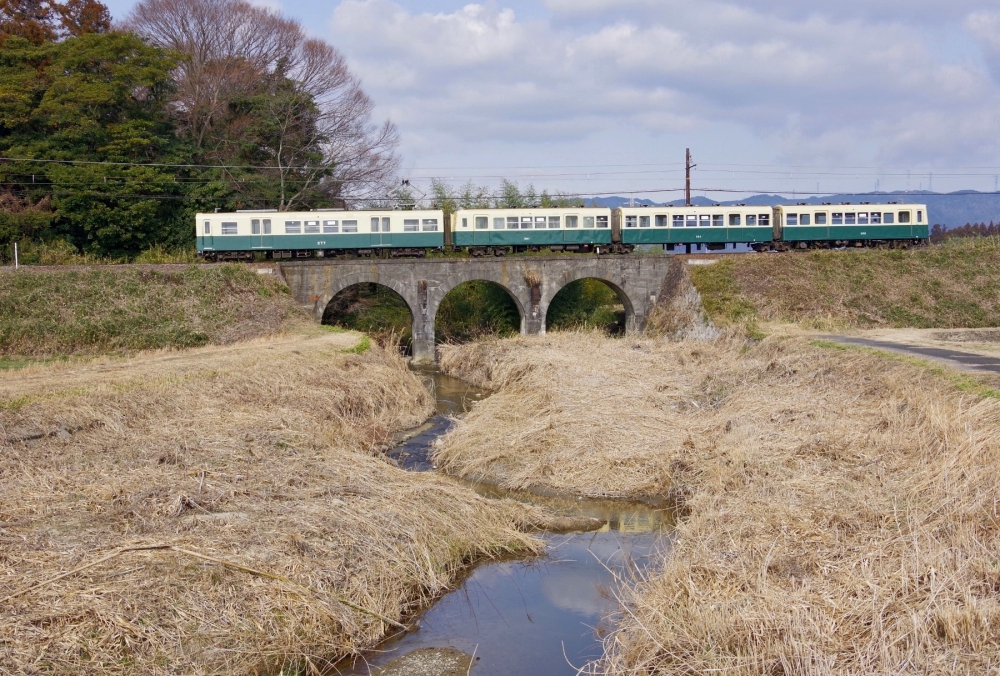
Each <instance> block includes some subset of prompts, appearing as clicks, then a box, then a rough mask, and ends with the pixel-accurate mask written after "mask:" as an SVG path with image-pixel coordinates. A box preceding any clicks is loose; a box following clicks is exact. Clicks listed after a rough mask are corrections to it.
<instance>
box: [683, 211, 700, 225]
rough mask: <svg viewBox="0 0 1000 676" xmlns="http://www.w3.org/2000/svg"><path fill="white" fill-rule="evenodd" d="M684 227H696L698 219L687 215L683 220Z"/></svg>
mask: <svg viewBox="0 0 1000 676" xmlns="http://www.w3.org/2000/svg"><path fill="white" fill-rule="evenodd" d="M684 225H686V226H687V227H689V228H696V227H698V217H697V216H695V215H694V214H688V215H687V218H685V219H684Z"/></svg>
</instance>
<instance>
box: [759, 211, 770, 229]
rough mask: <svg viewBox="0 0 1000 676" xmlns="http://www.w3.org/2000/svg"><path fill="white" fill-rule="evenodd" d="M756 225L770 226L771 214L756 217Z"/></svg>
mask: <svg viewBox="0 0 1000 676" xmlns="http://www.w3.org/2000/svg"><path fill="white" fill-rule="evenodd" d="M757 225H759V226H761V227H764V228H766V227H769V226H770V225H771V214H761V215H760V216H758V217H757Z"/></svg>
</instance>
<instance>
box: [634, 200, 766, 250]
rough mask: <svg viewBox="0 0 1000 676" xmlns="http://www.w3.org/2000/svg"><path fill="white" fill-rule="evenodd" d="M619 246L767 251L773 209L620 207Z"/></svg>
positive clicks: (760, 207) (756, 207) (762, 207)
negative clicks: (733, 247) (702, 246)
mask: <svg viewBox="0 0 1000 676" xmlns="http://www.w3.org/2000/svg"><path fill="white" fill-rule="evenodd" d="M615 211H616V217H615V220H616V225H617V224H619V223H620V226H621V242H622V243H623V244H624V245H626V246H628V247H634V246H636V245H639V244H662V245H673V244H684V245H690V244H705V245H707V248H709V249H722V248H724V247H725V245H726V244H750V245H755V244H756V245H764V246H767V247H770V245H771V238H772V237H773V228H772V225H773V224H772V219H773V209H772V207H769V206H746V205H742V204H741V205H736V206H728V207H726V206H721V205H718V204H717V205H713V206H691V207H621V208H619V209H616V210H615Z"/></svg>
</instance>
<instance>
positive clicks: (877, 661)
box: [436, 253, 1000, 674]
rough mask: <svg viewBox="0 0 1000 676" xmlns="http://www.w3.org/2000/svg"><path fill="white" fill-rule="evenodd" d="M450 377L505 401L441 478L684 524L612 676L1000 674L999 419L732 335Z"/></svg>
mask: <svg viewBox="0 0 1000 676" xmlns="http://www.w3.org/2000/svg"><path fill="white" fill-rule="evenodd" d="M838 255H843V254H842V253H841V254H838ZM976 255H980V254H979V253H976ZM779 258H780V259H781V260H785V259H786V258H787V257H785V256H781V257H778V256H776V257H775V259H779ZM442 366H443V367H444V368H445V369H446V370H447V371H448V372H450V373H451V374H453V375H457V376H459V377H462V378H464V379H467V380H469V381H471V382H475V383H477V384H479V385H481V386H485V387H489V388H491V389H493V390H495V393H494V394H493V395H492V396H491V397H490V398H489V399H486V400H484V401H483V402H482V403H480V404H478V405H477V406H476V407H475V408H474V409H473V411H472V412H470V413H469V414H468V415H467V416H466V417H465V418H463V419H462V420H461V421H459V423H458V424H457V425H456V426H455V427H454V428H453V430H452V431H451V432H450V433H449V434H447V435H446V436H445V437H444V438H443V439H442V440H441V442H440V445H439V447H438V448H437V451H436V461H437V462H438V464H439V465H440V466H441V467H442V468H444V469H445V470H447V471H449V472H452V473H454V474H458V475H460V476H464V477H467V478H476V479H486V480H489V481H491V482H494V483H497V484H500V485H502V486H507V487H510V488H517V489H529V490H536V491H542V492H560V493H569V494H576V495H581V496H612V497H621V498H644V497H671V498H673V499H675V500H677V501H679V502H680V503H681V505H682V507H683V509H682V513H683V514H684V516H683V518H682V519H681V520H680V522H679V524H678V526H677V531H676V536H675V539H674V540H673V542H672V545H671V548H670V550H669V552H667V553H666V554H665V555H664V556H663V558H662V561H661V562H660V566H659V567H658V570H657V572H656V573H655V574H653V575H651V576H650V577H648V578H647V579H646V580H644V581H643V582H642V583H640V584H638V585H637V586H635V587H634V588H632V589H631V590H626V591H625V592H624V596H623V598H622V602H623V608H624V609H627V612H623V613H622V614H621V617H620V623H619V625H618V627H617V630H616V631H614V632H613V633H611V634H609V636H608V638H607V640H606V649H607V651H606V657H605V659H604V662H603V664H601V665H600V666H601V668H602V669H604V670H606V673H610V674H626V673H629V674H631V673H657V674H675V673H676V674H690V673H709V672H712V673H715V672H718V673H728V674H760V673H812V672H823V673H827V672H843V673H945V672H948V673H969V674H971V673H987V672H988V671H990V669H992V668H994V667H995V665H996V664H997V663H998V660H1000V639H998V637H997V634H996V631H995V629H994V628H995V626H996V623H997V621H998V618H1000V603H998V601H997V597H996V589H997V586H998V580H1000V567H998V564H997V561H998V560H1000V518H998V517H997V511H996V504H997V501H998V499H1000V476H998V475H997V472H996V470H995V468H996V466H997V464H998V462H1000V442H998V441H997V439H998V438H1000V435H998V434H997V431H998V427H1000V401H997V400H996V399H995V398H993V397H990V396H982V394H981V393H980V392H976V391H968V390H967V388H966V391H963V388H959V387H957V386H956V384H955V382H954V381H953V380H952V379H949V378H946V377H942V376H941V374H939V373H935V372H934V371H932V370H928V369H926V368H923V367H921V366H919V365H914V364H910V363H907V362H906V361H900V360H896V359H892V358H888V357H886V356H884V355H880V354H877V353H871V352H862V351H854V350H831V349H827V348H825V347H823V346H819V345H812V344H810V342H809V341H808V340H807V339H804V338H795V337H770V338H767V339H765V340H763V341H761V342H756V343H753V342H747V341H746V340H744V339H743V338H741V337H738V336H737V335H736V333H735V332H734V333H733V334H730V335H727V336H722V337H720V338H718V339H716V340H712V341H701V342H694V341H682V342H665V341H662V340H652V339H648V338H647V339H643V338H626V339H623V340H612V339H608V338H605V337H603V336H600V335H597V334H584V333H580V334H550V335H546V336H537V337H530V338H512V339H505V340H496V341H487V342H483V343H479V344H471V345H464V346H455V347H448V348H445V349H444V357H443V360H442ZM498 430H503V431H504V433H503V434H498ZM602 673H603V672H602Z"/></svg>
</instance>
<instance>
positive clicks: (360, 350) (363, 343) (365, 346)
mask: <svg viewBox="0 0 1000 676" xmlns="http://www.w3.org/2000/svg"><path fill="white" fill-rule="evenodd" d="M370 349H372V343H371V340H369V338H368V336H361V340H359V341H358V344H357V345H355V346H354V347H351V348H348V349H346V350H341V352H344V353H346V354H364V353H365V352H367V351H368V350H370Z"/></svg>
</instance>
